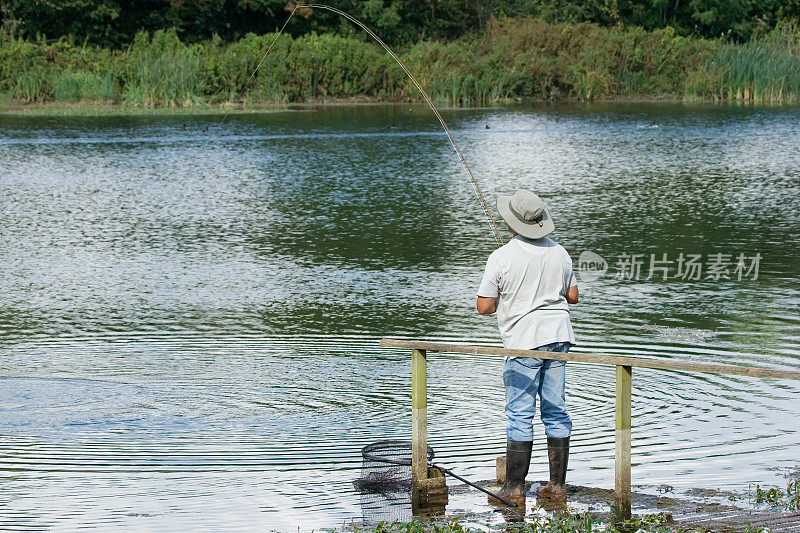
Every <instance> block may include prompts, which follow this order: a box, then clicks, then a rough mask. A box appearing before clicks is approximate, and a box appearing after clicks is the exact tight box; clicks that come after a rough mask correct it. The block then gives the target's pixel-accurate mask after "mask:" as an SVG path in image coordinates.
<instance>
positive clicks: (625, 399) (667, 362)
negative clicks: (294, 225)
mask: <svg viewBox="0 0 800 533" xmlns="http://www.w3.org/2000/svg"><path fill="white" fill-rule="evenodd" d="M380 344H381V346H385V347H389V348H405V349H408V350H411V404H412V409H411V441H412V457H411V476H412V494H415V495H417V494H418V492H419V491H420V490H424V487H425V486H426V484H425V480H426V478H427V476H428V468H427V449H428V392H427V353H428V352H447V353H462V354H476V355H477V354H479V355H499V356H503V357H506V356H508V357H535V358H539V359H553V360H556V361H570V362H575V363H592V364H601V365H613V366H615V367H616V409H615V422H616V424H615V425H616V430H615V432H614V433H615V454H614V490H615V498H616V504H617V507H618V509H619V512H620V514H621V515H622V516H623V517H629V516H630V513H631V377H632V369H633V367H638V368H652V369H656V370H674V371H679V372H703V373H707V374H732V375H737V376H752V377H759V378H773V379H794V380H800V372H798V371H794V370H773V369H769V368H759V367H751V366H734V365H719V364H708V363H695V362H692V361H685V360H675V359H649V358H644V357H620V356H615V355H599V354H586V353H574V352H573V353H563V352H540V351H536V350H513V349H508V348H501V347H499V346H479V345H469V344H451V343H443V342H425V341H414V340H402V339H383V340H381V343H380Z"/></svg>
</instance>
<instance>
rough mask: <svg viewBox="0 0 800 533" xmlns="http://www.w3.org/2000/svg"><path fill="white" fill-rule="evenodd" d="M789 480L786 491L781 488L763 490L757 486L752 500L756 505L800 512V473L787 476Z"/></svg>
mask: <svg viewBox="0 0 800 533" xmlns="http://www.w3.org/2000/svg"><path fill="white" fill-rule="evenodd" d="M786 478H787V479H788V481H787V485H786V490H783V489H781V488H779V487H770V488H766V489H762V488H761V485H756V490H755V492H754V493H753V495H752V499H753V501H754V502H755V503H756V504H767V505H769V506H771V507H773V508H776V509H781V510H787V511H800V473H798V472H792V473H789V474H787V475H786Z"/></svg>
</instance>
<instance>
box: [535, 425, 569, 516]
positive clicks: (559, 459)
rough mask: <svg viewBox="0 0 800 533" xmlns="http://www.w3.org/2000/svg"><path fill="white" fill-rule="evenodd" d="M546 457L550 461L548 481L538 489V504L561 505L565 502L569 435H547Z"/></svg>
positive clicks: (546, 506) (555, 506)
mask: <svg viewBox="0 0 800 533" xmlns="http://www.w3.org/2000/svg"><path fill="white" fill-rule="evenodd" d="M547 458H548V460H549V462H550V482H549V483H548V484H547V485H545V486H544V487H542V488H541V489H539V492H538V493H537V497H538V499H539V504H540V505H541V506H542V507H544V508H545V509H547V508H548V507H550V508H558V507H563V506H564V505H566V503H567V484H566V481H567V463H568V462H569V437H566V438H562V439H559V438H554V437H547ZM548 510H550V509H548Z"/></svg>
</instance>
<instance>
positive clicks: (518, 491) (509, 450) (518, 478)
mask: <svg viewBox="0 0 800 533" xmlns="http://www.w3.org/2000/svg"><path fill="white" fill-rule="evenodd" d="M532 448H533V443H532V442H531V441H517V440H508V441H506V481H505V483H503V486H502V487H501V488H500V493H499V494H500V496H502V497H503V498H506V499H507V500H511V501H512V502H514V503H516V504H517V506H518V507H519V508H521V509H525V492H526V487H525V476H527V475H528V468H530V466H531V450H532ZM489 503H492V504H495V505H504V504H503V503H502V502H501V501H500V500H498V499H497V498H492V497H491V496H490V497H489Z"/></svg>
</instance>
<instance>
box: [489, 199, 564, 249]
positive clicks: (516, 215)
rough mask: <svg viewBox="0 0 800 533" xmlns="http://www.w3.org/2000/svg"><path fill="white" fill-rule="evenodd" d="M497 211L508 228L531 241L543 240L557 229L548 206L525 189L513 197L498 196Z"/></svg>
mask: <svg viewBox="0 0 800 533" xmlns="http://www.w3.org/2000/svg"><path fill="white" fill-rule="evenodd" d="M497 210H498V211H500V216H502V217H503V220H505V221H506V224H508V227H510V228H511V229H512V230H514V231H515V232H517V233H519V234H520V235H522V236H523V237H527V238H529V239H541V238H542V237H545V236H547V235H550V234H551V233H553V230H554V229H555V226H554V225H553V217H551V216H550V210H549V209H548V208H547V205H545V203H544V202H543V201H542V199H541V198H539V197H538V196H536V195H535V194H534V193H532V192H531V191H526V190H525V189H520V190H518V191H517V192H515V193H514V194H513V195H511V196H503V195H500V196H498V197H497Z"/></svg>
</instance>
